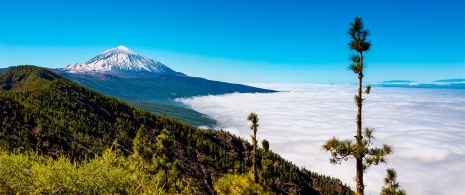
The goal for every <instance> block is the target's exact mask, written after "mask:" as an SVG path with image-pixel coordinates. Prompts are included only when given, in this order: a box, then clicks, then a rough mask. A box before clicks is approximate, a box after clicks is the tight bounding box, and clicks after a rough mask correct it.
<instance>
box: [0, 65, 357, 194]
mask: <svg viewBox="0 0 465 195" xmlns="http://www.w3.org/2000/svg"><path fill="white" fill-rule="evenodd" d="M0 110H1V112H0V151H4V152H3V153H0V154H1V155H2V159H4V160H2V162H1V164H2V165H4V164H8V165H9V166H8V167H7V166H2V167H1V168H0V169H2V171H3V172H2V173H1V174H2V175H5V177H2V176H0V178H2V182H0V183H1V184H0V185H2V184H4V185H2V186H1V188H2V189H1V192H5V193H39V194H47V193H65V194H66V193H71V194H72V193H76V191H78V192H83V193H84V194H101V193H102V194H132V193H146V194H160V193H169V194H173V193H193V194H216V193H217V192H216V191H215V187H214V185H215V183H217V181H218V180H219V179H220V178H222V177H226V178H227V177H229V176H231V177H232V176H234V177H236V176H237V178H238V179H239V180H241V179H240V178H243V177H242V176H243V175H247V174H249V171H250V170H249V167H251V166H252V160H251V158H250V154H251V152H252V149H253V147H252V145H251V144H250V143H248V142H247V141H245V140H243V139H241V138H238V137H236V136H234V135H231V134H230V133H228V132H225V131H221V130H218V131H217V130H211V129H208V130H205V129H199V128H197V127H194V126H191V125H188V124H186V123H184V122H181V121H178V120H175V119H172V118H170V117H167V116H159V115H154V114H152V113H150V112H148V111H144V110H140V109H136V108H134V107H132V106H129V105H128V104H126V103H124V102H123V101H120V100H118V99H115V98H112V97H108V96H104V95H101V94H99V93H97V92H95V91H92V90H90V89H88V88H85V87H82V86H80V85H79V84H77V83H74V82H72V81H70V80H68V79H66V78H64V77H62V76H60V75H57V74H55V73H53V72H51V71H49V70H47V69H43V68H39V67H35V66H18V67H13V68H10V69H8V70H6V71H5V72H3V73H1V74H0ZM265 145H268V147H267V148H268V149H266V150H265V147H266V146H265ZM263 147H264V149H257V151H258V152H257V161H256V162H257V163H259V162H266V163H261V164H258V165H257V167H261V169H257V170H259V173H258V174H259V176H260V177H265V176H266V178H267V179H266V182H260V183H258V184H257V185H259V186H262V187H263V190H264V191H266V192H269V193H270V194H351V193H352V191H351V190H350V189H349V188H348V187H347V186H345V185H343V184H342V183H341V182H340V181H339V180H338V179H335V178H331V177H328V176H322V175H319V174H317V173H313V172H310V171H308V170H306V169H299V168H298V167H297V166H295V165H294V164H292V163H291V162H289V161H286V160H285V159H283V158H281V157H280V156H279V155H278V154H276V153H273V152H272V151H269V143H268V144H263ZM31 152H32V153H31ZM109 155H110V156H112V157H109ZM28 159H29V160H28ZM87 166H89V167H88V168H87ZM10 167H18V168H10ZM265 169H266V170H267V172H265V171H263V170H265ZM10 170H14V171H12V172H8V171H10ZM16 170H18V171H16ZM21 170H22V171H23V172H22V171H21ZM92 171H94V172H92ZM37 172H39V173H41V175H31V174H32V173H37ZM91 172H92V173H91ZM13 173H18V175H16V176H14V177H13V176H11V177H10V176H6V175H11V174H13ZM228 174H231V175H229V176H228ZM88 176H89V177H92V179H89V177H88ZM3 181H5V182H3ZM19 181H23V182H19ZM71 181H75V182H76V183H70V182H71ZM260 181H265V180H264V179H261V180H260ZM40 182H42V183H40ZM16 183H17V184H18V185H15V184H16ZM44 183H46V184H44ZM220 183H221V182H220ZM265 184H266V185H265ZM94 185H98V186H94ZM254 185H255V184H254ZM41 186H44V187H41ZM252 189H256V188H255V187H253V186H252ZM91 190H94V191H91ZM124 190H126V191H124ZM260 191H261V190H260ZM1 192H0V193H1Z"/></svg>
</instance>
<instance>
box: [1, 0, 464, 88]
mask: <svg viewBox="0 0 465 195" xmlns="http://www.w3.org/2000/svg"><path fill="white" fill-rule="evenodd" d="M356 16H361V17H362V18H363V20H364V23H365V27H366V28H368V29H369V30H370V31H371V32H372V35H371V36H370V37H369V38H370V40H371V41H372V44H373V46H372V48H371V50H370V51H369V52H367V54H366V55H365V56H366V58H365V62H366V63H367V66H368V68H367V69H366V72H365V73H366V74H365V75H366V77H365V78H366V81H369V82H377V81H384V80H394V79H395V80H397V79H407V80H415V81H433V80H437V79H448V78H465V2H464V1H447V2H446V1H434V0H427V1H417V0H414V1H400V0H392V1H384V2H378V1H347V0H341V1H296V0H290V1H270V0H268V1H261V0H255V1H237V0H235V1H232V0H224V1H195V2H194V1H179V0H172V1H137V0H134V1H117V0H112V1H84V0H81V1H74V0H73V1H62V0H60V1H50V0H43V1H35V0H31V1H24V0H16V1H10V0H8V1H7V0H0V67H8V66H12V65H19V64H34V65H39V66H44V67H51V68H58V67H64V66H66V65H68V64H71V63H77V62H81V63H83V62H86V61H87V60H89V59H91V58H92V57H94V56H96V55H98V54H100V53H102V52H103V51H105V50H107V49H110V48H114V47H117V46H119V45H124V46H126V47H128V48H129V49H131V50H133V51H135V52H137V53H140V54H142V55H145V56H148V57H150V58H153V59H155V60H158V61H160V62H162V63H164V64H166V65H167V66H169V67H171V68H173V69H174V70H176V71H181V72H184V73H186V74H188V75H191V76H199V77H205V78H208V79H214V80H221V81H229V82H239V83H250V82H281V83H328V82H355V81H356V76H355V75H354V74H353V73H351V72H350V71H347V69H346V67H347V66H348V64H349V60H348V58H349V56H350V55H351V53H352V52H351V51H350V50H349V49H348V46H347V42H349V40H350V38H349V36H348V34H347V29H348V27H349V23H350V22H352V21H353V19H354V17H356Z"/></svg>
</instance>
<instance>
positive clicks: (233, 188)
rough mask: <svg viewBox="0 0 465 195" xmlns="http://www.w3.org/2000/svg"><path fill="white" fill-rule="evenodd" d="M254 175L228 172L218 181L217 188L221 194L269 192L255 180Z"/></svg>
mask: <svg viewBox="0 0 465 195" xmlns="http://www.w3.org/2000/svg"><path fill="white" fill-rule="evenodd" d="M253 177H254V176H253V174H242V175H237V174H226V175H225V176H223V177H222V178H220V179H218V180H217V181H216V183H215V190H216V192H217V193H218V194H221V195H223V194H224V195H226V194H232V195H242V194H250V195H262V194H268V193H267V192H266V191H265V189H264V188H263V186H261V185H260V184H258V183H256V182H255V181H254V178H253Z"/></svg>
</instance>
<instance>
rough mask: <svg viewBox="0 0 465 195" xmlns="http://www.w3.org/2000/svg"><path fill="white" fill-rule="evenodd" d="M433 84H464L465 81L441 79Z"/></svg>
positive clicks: (460, 79)
mask: <svg viewBox="0 0 465 195" xmlns="http://www.w3.org/2000/svg"><path fill="white" fill-rule="evenodd" d="M434 82H438V83H461V82H465V79H462V78H458V79H441V80H436V81H434Z"/></svg>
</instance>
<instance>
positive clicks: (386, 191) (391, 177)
mask: <svg viewBox="0 0 465 195" xmlns="http://www.w3.org/2000/svg"><path fill="white" fill-rule="evenodd" d="M386 172H387V175H386V177H385V178H384V187H383V188H382V189H381V195H406V194H407V192H405V190H403V189H400V185H399V182H397V172H396V170H395V169H392V168H391V169H387V170H386Z"/></svg>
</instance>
